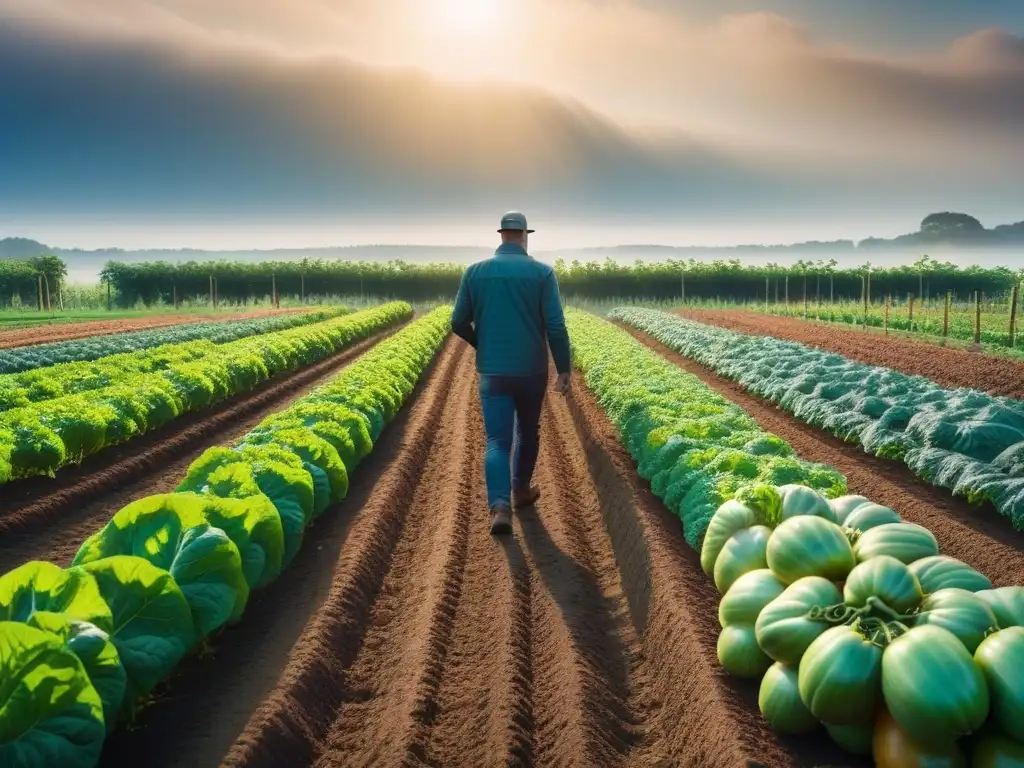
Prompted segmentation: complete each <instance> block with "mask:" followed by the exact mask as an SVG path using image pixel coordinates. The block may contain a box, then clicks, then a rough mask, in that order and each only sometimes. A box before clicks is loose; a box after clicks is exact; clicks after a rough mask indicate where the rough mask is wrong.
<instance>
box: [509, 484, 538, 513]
mask: <svg viewBox="0 0 1024 768" xmlns="http://www.w3.org/2000/svg"><path fill="white" fill-rule="evenodd" d="M539 498H540V486H536V485H531V486H530V487H529V488H524V489H523V490H521V491H512V506H513V508H514V509H523V508H524V507H532V506H533V505H534V504H536V503H537V499H539Z"/></svg>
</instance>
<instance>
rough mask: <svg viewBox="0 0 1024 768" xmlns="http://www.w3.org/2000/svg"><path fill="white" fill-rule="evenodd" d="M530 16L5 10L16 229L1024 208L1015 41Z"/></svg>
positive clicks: (0, 15) (776, 23)
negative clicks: (462, 26)
mask: <svg viewBox="0 0 1024 768" xmlns="http://www.w3.org/2000/svg"><path fill="white" fill-rule="evenodd" d="M506 3H507V5H506V8H505V10H506V11H507V12H509V13H512V11H513V10H514V11H515V13H512V15H511V16H510V17H509V18H510V19H511V20H512V21H515V20H517V19H518V20H520V21H521V20H522V19H529V20H530V24H529V25H528V26H527V27H525V28H524V27H523V25H522V24H519V25H510V26H503V27H502V28H501V29H499V30H497V31H496V32H495V33H493V34H492V35H491V36H490V37H488V38H486V39H474V40H459V39H455V38H452V37H450V36H449V37H445V33H443V31H442V30H439V29H435V28H433V27H431V26H430V24H429V21H430V19H429V16H428V15H426V14H425V13H424V12H423V10H422V9H423V8H424V7H425V6H426V5H428V4H424V3H415V2H413V0H376V1H375V2H373V3H366V2H362V0H359V1H358V2H357V0H333V1H328V0H292V2H289V3H287V4H285V3H279V2H271V0H245V1H243V0H221V1H220V2H218V3H215V4H214V3H208V2H200V0H161V1H158V0H150V1H148V2H143V1H142V0H90V3H89V10H88V11H83V10H82V7H81V5H80V4H79V3H78V2H71V0H34V2H33V3H32V4H31V5H26V4H25V3H23V2H19V0H0V19H2V21H0V90H2V91H3V92H4V94H5V95H4V108H5V118H4V120H2V121H0V152H2V154H3V155H4V157H5V169H4V174H3V177H0V204H2V205H3V206H4V207H5V208H7V210H8V211H15V212H18V211H23V212H25V211H39V210H51V211H58V210H60V211H64V210H77V211H94V212H96V213H97V214H100V213H102V214H103V215H111V216H114V215H128V214H130V213H132V212H135V211H165V210H174V211H180V212H182V213H184V214H188V215H193V216H217V215H228V214H229V213H236V212H248V213H249V214H250V215H271V214H275V215H278V216H282V217H286V216H299V215H313V214H316V215H331V216H345V217H350V218H360V217H366V216H370V215H375V214H377V213H380V212H383V211H392V212H398V211H415V212H416V215H423V216H426V215H431V214H432V213H433V212H440V211H444V212H448V213H451V212H453V211H454V212H462V211H467V210H470V209H473V210H476V209H483V208H488V209H491V208H495V207H501V208H503V207H510V205H509V201H516V202H515V203H514V204H517V205H518V204H522V205H527V204H530V205H536V206H544V207H546V208H547V209H549V210H553V211H554V210H559V211H563V212H565V213H566V214H567V215H568V214H574V215H580V216H583V215H586V216H589V217H590V218H592V219H597V220H603V219H607V218H608V217H609V216H618V217H623V218H630V217H632V218H638V217H640V218H642V217H644V216H648V217H652V218H656V217H661V218H664V217H666V216H672V217H674V218H675V219H677V220H683V221H685V220H688V219H689V220H692V219H700V218H702V217H710V216H720V217H726V216H733V215H735V212H736V211H737V210H742V211H744V215H749V216H754V215H763V216H772V215H783V212H785V211H787V210H789V211H793V210H800V211H801V212H803V213H806V212H808V211H812V210H813V211H821V210H823V209H826V208H831V209H832V210H833V211H839V212H842V211H848V210H849V209H851V208H853V207H856V208H857V209H858V210H861V211H871V210H875V211H890V210H893V209H894V208H898V209H900V210H907V211H908V212H909V211H913V212H914V219H915V220H916V219H917V218H919V215H918V212H920V211H923V212H926V211H927V209H928V208H929V207H931V206H933V205H934V206H940V207H942V208H946V207H955V206H957V205H961V206H963V207H974V208H975V209H977V208H978V207H979V206H981V207H982V208H984V209H985V210H992V209H994V208H996V207H998V206H999V205H1004V206H1005V205H1008V202H1007V201H1008V200H1011V199H1017V200H1019V199H1021V195H1022V194H1024V182H1022V181H1021V171H1022V170H1024V153H1022V152H1020V145H1021V139H1022V137H1024V99H1021V98H1020V95H1021V94H1022V93H1024V41H1022V40H1021V39H1020V38H1017V37H1014V36H1013V35H1012V34H1010V33H1008V32H1005V31H1000V30H981V31H978V32H975V33H973V34H971V35H968V36H966V37H963V38H961V39H959V40H956V41H953V42H952V43H951V44H950V45H949V46H948V48H947V49H945V50H942V51H936V52H933V53H932V54H930V55H928V56H920V55H918V56H915V57H909V56H908V57H901V56H896V55H889V56H882V55H879V54H872V55H868V54H867V53H865V52H861V51H857V50H851V49H850V48H848V47H843V46H840V45H838V44H835V43H832V42H829V41H821V40H817V39H815V38H814V37H813V36H812V35H811V34H810V33H809V32H808V30H807V29H805V28H804V27H802V26H801V25H800V24H798V23H795V22H794V21H792V20H790V19H787V18H784V17H781V16H778V15H774V14H767V13H755V14H740V15H730V16H725V17H722V18H721V19H719V20H717V21H716V22H714V23H712V24H709V25H696V24H693V23H691V22H688V21H687V20H686V18H685V17H683V16H681V15H679V14H668V13H665V12H662V11H656V10H650V9H644V8H643V7H640V6H639V5H636V4H633V3H628V2H606V3H596V2H592V1H591V0H506ZM516 4H518V8H513V6H515V5H516ZM470 64H472V65H473V66H471V67H470V66H469V65H470ZM385 65H387V66H385ZM467 71H469V72H471V73H472V74H473V75H474V77H473V79H472V80H471V81H469V82H461V83H455V82H451V81H450V79H451V77H453V76H455V75H456V74H463V75H464V74H465V73H466V72H467ZM445 75H447V76H449V78H448V79H446V78H445ZM462 79H463V80H465V79H466V78H462ZM7 158H12V159H11V160H10V161H8V160H7ZM979 213H984V210H981V211H979ZM801 215H803V214H801Z"/></svg>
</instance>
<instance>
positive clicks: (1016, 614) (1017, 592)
mask: <svg viewBox="0 0 1024 768" xmlns="http://www.w3.org/2000/svg"><path fill="white" fill-rule="evenodd" d="M974 594H975V596H976V597H978V598H980V599H982V600H984V601H985V603H986V604H987V605H988V607H989V608H991V609H992V613H993V614H995V617H996V621H997V622H998V623H999V628H1000V629H1007V628H1008V627H1024V587H1000V588H999V589H985V590H981V591H980V592H975V593H974Z"/></svg>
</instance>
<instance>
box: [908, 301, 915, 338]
mask: <svg viewBox="0 0 1024 768" xmlns="http://www.w3.org/2000/svg"><path fill="white" fill-rule="evenodd" d="M907 304H908V305H909V306H910V322H909V329H910V330H911V331H913V330H914V294H912V293H908V294H907Z"/></svg>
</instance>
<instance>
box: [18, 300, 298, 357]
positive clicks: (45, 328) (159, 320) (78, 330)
mask: <svg viewBox="0 0 1024 768" xmlns="http://www.w3.org/2000/svg"><path fill="white" fill-rule="evenodd" d="M307 309H308V308H306V307H296V308H291V309H272V310H271V309H268V310H264V311H261V312H235V313H232V314H219V315H151V316H149V317H138V318H129V319H122V320H89V321H86V322H81V323H55V324H51V325H37V326H34V327H32V328H20V329H17V330H13V331H0V349H10V348H12V347H28V346H32V345H35V344H49V343H50V342H54V341H72V340H74V339H85V338H88V337H90V336H108V335H110V334H112V333H125V332H128V331H142V330H149V329H151V328H165V327H167V326H171V325H182V324H184V323H203V322H213V323H224V322H227V321H229V320H249V319H255V318H258V317H267V316H269V315H282V314H294V313H295V312H302V311H307Z"/></svg>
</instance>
